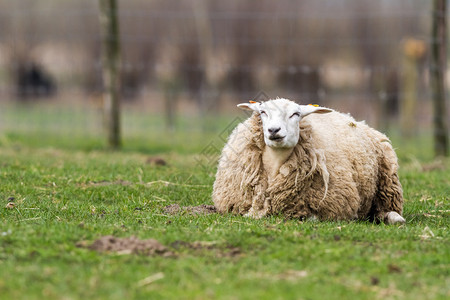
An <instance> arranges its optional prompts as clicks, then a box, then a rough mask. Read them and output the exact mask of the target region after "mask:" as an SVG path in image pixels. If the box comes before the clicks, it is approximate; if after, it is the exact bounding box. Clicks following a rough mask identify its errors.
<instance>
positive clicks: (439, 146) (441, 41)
mask: <svg viewBox="0 0 450 300" xmlns="http://www.w3.org/2000/svg"><path fill="white" fill-rule="evenodd" d="M431 39H432V42H431V88H432V97H433V114H434V118H433V125H434V151H435V155H436V156H447V155H448V127H447V122H446V115H447V109H446V107H445V72H446V70H447V60H446V51H447V7H446V0H433V24H432V37H431Z"/></svg>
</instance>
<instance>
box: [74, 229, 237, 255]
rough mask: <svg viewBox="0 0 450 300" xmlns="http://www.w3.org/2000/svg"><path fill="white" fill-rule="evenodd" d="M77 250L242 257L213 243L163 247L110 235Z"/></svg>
mask: <svg viewBox="0 0 450 300" xmlns="http://www.w3.org/2000/svg"><path fill="white" fill-rule="evenodd" d="M76 246H77V247H79V248H87V249H90V250H93V251H97V252H100V253H115V254H119V255H127V254H138V255H147V256H162V257H177V256H178V255H177V252H183V251H186V250H187V252H188V253H190V254H194V255H212V256H214V257H218V258H221V257H228V258H235V257H240V256H242V255H243V254H242V251H241V249H240V248H239V247H235V246H231V245H227V244H223V243H219V242H215V241H212V242H211V241H196V242H186V241H175V242H173V243H171V244H170V245H169V246H164V245H163V244H161V243H160V242H158V241H157V240H155V239H147V240H140V239H138V238H137V237H135V236H132V237H129V238H118V237H114V236H111V235H107V236H102V237H100V238H99V239H97V240H95V241H94V242H92V243H90V242H88V241H80V242H78V243H77V244H76Z"/></svg>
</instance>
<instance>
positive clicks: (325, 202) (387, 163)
mask: <svg viewBox="0 0 450 300" xmlns="http://www.w3.org/2000/svg"><path fill="white" fill-rule="evenodd" d="M299 126H300V138H299V141H298V144H297V145H296V146H295V148H294V150H293V152H292V154H291V155H290V156H289V158H288V159H287V160H286V162H285V163H284V164H282V165H281V167H280V169H279V171H278V173H277V174H276V176H275V178H274V179H273V180H272V181H271V183H270V185H269V183H268V177H267V174H266V171H265V170H264V167H263V163H262V153H263V151H264V148H265V144H264V137H263V132H262V123H261V118H260V115H259V113H257V112H254V113H253V115H252V116H251V117H250V118H249V119H247V120H246V121H245V122H243V123H241V124H239V125H238V126H237V127H236V128H235V130H234V131H233V132H232V134H231V135H230V136H229V139H228V142H227V144H226V145H225V147H224V149H223V151H222V155H221V158H220V160H219V165H218V170H217V174H216V180H215V182H214V187H213V195H212V198H213V201H214V204H215V207H216V208H217V210H218V211H219V212H222V213H224V212H231V213H235V214H242V215H243V214H247V213H248V212H249V211H258V212H260V213H261V212H262V214H261V215H260V216H264V215H271V214H280V213H281V214H284V215H285V216H287V217H293V218H308V217H317V218H319V219H321V220H351V219H370V220H374V219H379V220H384V218H385V217H386V213H387V212H390V211H395V212H397V213H399V214H400V215H401V214H402V206H403V195H402V194H403V193H402V187H401V184H400V181H399V179H398V173H397V170H398V163H397V156H396V154H395V152H394V150H393V148H392V146H391V144H390V141H389V139H388V138H387V137H386V136H385V135H384V134H382V133H380V132H378V131H376V130H374V129H372V128H370V127H369V126H367V125H366V124H365V123H364V122H356V121H355V120H354V119H353V118H352V117H351V116H349V115H345V114H342V113H338V112H331V113H328V114H323V115H320V114H311V115H309V116H307V117H305V118H303V119H302V120H301V121H300V124H299Z"/></svg>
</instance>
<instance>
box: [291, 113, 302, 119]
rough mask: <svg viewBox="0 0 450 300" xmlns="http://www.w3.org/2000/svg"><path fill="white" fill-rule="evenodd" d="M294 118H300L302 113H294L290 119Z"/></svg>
mask: <svg viewBox="0 0 450 300" xmlns="http://www.w3.org/2000/svg"><path fill="white" fill-rule="evenodd" d="M294 116H297V117H300V113H298V112H296V113H293V114H292V116H290V117H289V118H292V117H294Z"/></svg>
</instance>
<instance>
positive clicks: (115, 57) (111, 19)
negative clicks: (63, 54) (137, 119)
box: [99, 0, 121, 149]
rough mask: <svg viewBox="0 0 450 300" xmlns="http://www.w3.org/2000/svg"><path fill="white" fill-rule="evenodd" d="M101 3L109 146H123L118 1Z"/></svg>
mask: <svg viewBox="0 0 450 300" xmlns="http://www.w3.org/2000/svg"><path fill="white" fill-rule="evenodd" d="M99 1H100V26H101V29H102V34H103V48H102V65H103V84H104V94H103V103H104V115H105V126H106V130H107V134H108V145H109V147H110V148H112V149H118V148H120V146H121V136H120V70H119V69H120V43H119V21H118V9H117V0H99Z"/></svg>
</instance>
